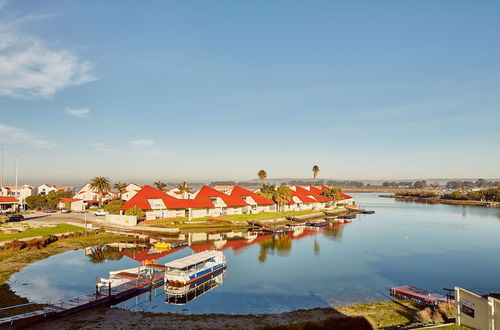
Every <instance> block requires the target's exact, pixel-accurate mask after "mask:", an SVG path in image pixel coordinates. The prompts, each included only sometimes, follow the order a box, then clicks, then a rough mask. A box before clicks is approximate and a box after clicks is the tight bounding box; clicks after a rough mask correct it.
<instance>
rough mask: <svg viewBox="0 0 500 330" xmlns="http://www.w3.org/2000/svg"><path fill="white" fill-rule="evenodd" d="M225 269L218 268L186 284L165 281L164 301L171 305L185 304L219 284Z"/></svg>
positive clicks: (222, 279)
mask: <svg viewBox="0 0 500 330" xmlns="http://www.w3.org/2000/svg"><path fill="white" fill-rule="evenodd" d="M225 272H226V269H218V270H216V271H215V272H213V273H212V274H210V275H209V276H205V277H203V278H201V279H198V280H196V281H194V282H192V283H191V284H187V285H181V286H179V285H172V284H170V283H165V294H166V296H167V298H166V299H165V302H166V303H167V304H173V305H185V304H187V303H188V302H190V301H192V300H194V299H196V298H198V297H199V296H201V295H203V294H205V293H207V292H209V291H211V290H212V289H214V288H216V287H218V286H220V285H221V284H222V282H223V281H224V275H225Z"/></svg>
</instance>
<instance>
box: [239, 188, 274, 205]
mask: <svg viewBox="0 0 500 330" xmlns="http://www.w3.org/2000/svg"><path fill="white" fill-rule="evenodd" d="M230 196H231V197H235V198H240V199H241V200H242V201H243V199H242V197H243V196H249V197H252V199H253V200H254V201H255V202H256V203H257V205H273V204H276V203H275V202H274V201H272V200H270V199H267V198H265V197H264V196H261V195H259V194H256V193H254V192H252V191H250V190H248V189H245V188H242V187H240V186H234V188H233V189H232V190H231V194H230Z"/></svg>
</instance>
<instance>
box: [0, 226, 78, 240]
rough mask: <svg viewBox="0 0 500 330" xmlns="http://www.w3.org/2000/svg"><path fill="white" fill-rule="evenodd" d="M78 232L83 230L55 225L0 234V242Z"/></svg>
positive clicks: (76, 227)
mask: <svg viewBox="0 0 500 330" xmlns="http://www.w3.org/2000/svg"><path fill="white" fill-rule="evenodd" d="M79 231H83V228H81V227H78V226H73V225H67V224H60V225H56V227H42V228H30V229H27V230H25V231H23V232H20V233H15V234H6V233H0V242H1V241H10V240H15V239H20V238H26V237H36V236H49V235H53V234H60V233H68V232H79Z"/></svg>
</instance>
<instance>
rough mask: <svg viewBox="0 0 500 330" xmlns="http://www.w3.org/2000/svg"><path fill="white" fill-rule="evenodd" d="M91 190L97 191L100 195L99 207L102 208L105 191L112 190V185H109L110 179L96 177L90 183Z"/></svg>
mask: <svg viewBox="0 0 500 330" xmlns="http://www.w3.org/2000/svg"><path fill="white" fill-rule="evenodd" d="M90 188H92V189H96V190H97V193H98V195H99V207H101V205H102V197H103V195H104V191H106V190H109V189H110V188H111V185H110V184H109V179H108V178H105V177H103V176H96V177H95V178H93V179H92V181H91V182H90Z"/></svg>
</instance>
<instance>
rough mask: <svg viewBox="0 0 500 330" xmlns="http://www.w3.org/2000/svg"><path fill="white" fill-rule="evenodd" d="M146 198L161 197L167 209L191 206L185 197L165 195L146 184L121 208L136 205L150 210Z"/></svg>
mask: <svg viewBox="0 0 500 330" xmlns="http://www.w3.org/2000/svg"><path fill="white" fill-rule="evenodd" d="M148 199H161V200H162V201H163V203H164V204H165V206H166V207H167V209H186V208H189V207H193V206H190V205H191V203H190V201H189V200H187V199H180V198H175V197H173V196H170V195H167V194H166V193H164V192H163V191H160V190H158V189H156V188H153V187H151V186H148V185H146V186H144V187H142V189H141V190H139V191H138V192H137V193H136V194H135V195H134V197H132V198H131V199H130V200H129V201H128V202H126V203H125V204H123V206H122V207H121V209H122V210H128V209H129V208H131V207H134V206H136V207H138V208H140V209H142V210H151V205H149V202H148ZM212 206H213V205H212Z"/></svg>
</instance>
